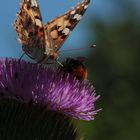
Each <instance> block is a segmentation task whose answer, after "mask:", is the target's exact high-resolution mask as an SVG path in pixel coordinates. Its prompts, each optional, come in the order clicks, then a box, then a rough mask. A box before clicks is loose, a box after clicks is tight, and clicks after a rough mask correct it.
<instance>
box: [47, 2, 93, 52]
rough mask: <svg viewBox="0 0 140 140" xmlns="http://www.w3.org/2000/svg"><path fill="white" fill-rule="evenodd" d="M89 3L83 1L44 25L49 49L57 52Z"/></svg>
mask: <svg viewBox="0 0 140 140" xmlns="http://www.w3.org/2000/svg"><path fill="white" fill-rule="evenodd" d="M89 2H90V0H84V1H83V2H81V3H80V4H77V5H76V6H75V7H74V8H72V9H71V10H69V11H68V12H66V13H65V14H63V15H61V16H59V17H57V18H55V19H54V20H52V21H51V22H49V23H47V24H46V25H45V27H44V29H45V34H46V37H47V38H46V44H48V45H49V44H50V46H49V47H50V48H52V49H53V50H56V51H57V50H58V49H59V48H60V47H61V46H62V44H63V43H64V41H65V40H66V39H67V37H68V36H69V34H70V32H71V31H72V30H73V29H74V27H75V26H76V25H77V23H78V22H79V21H80V19H81V17H82V16H83V14H84V13H85V11H86V9H87V7H88V5H89Z"/></svg>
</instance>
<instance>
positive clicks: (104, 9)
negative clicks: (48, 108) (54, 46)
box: [0, 0, 140, 140]
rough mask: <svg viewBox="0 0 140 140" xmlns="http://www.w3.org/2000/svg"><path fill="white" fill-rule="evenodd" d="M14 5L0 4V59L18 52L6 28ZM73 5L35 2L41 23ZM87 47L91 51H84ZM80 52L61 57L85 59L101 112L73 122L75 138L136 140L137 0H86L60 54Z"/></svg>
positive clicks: (139, 114) (139, 94) (139, 106)
mask: <svg viewBox="0 0 140 140" xmlns="http://www.w3.org/2000/svg"><path fill="white" fill-rule="evenodd" d="M79 1H80V0H79ZM19 2H20V0H7V1H1V4H0V21H1V22H0V43H1V44H0V57H7V56H8V57H16V58H19V57H20V56H21V55H22V53H23V52H22V50H21V45H20V44H19V43H18V41H17V40H16V36H17V35H16V32H15V31H14V30H13V28H12V23H13V22H14V19H15V14H16V12H17V11H18V10H19ZM77 2H78V0H73V1H71V0H61V1H56V0H39V4H40V8H41V11H42V16H43V19H44V23H46V22H47V21H49V20H51V19H52V18H54V17H56V16H57V15H59V14H61V13H64V12H65V11H67V10H68V9H69V8H70V7H71V6H73V5H75V4H76V3H77ZM92 44H96V46H97V47H96V48H95V49H90V48H89V47H90V46H91V45H92ZM81 47H86V48H87V49H85V50H82V49H81V50H80V51H74V50H73V51H70V52H63V53H62V54H61V58H62V59H64V58H65V57H77V56H84V57H87V60H86V62H85V65H86V66H87V68H88V71H89V79H90V81H91V82H92V83H93V84H94V86H95V87H96V91H97V93H98V94H100V95H101V98H100V99H99V100H98V102H97V104H96V106H97V108H103V110H102V111H101V112H99V113H98V115H97V116H96V119H95V120H94V121H92V122H85V121H78V122H77V121H76V125H77V126H78V130H79V134H80V135H81V136H82V137H85V139H86V140H95V139H96V140H139V139H140V132H139V131H140V121H139V119H140V89H139V87H140V73H139V72H140V62H139V61H140V54H139V53H140V1H139V0H91V4H90V7H89V8H88V10H87V12H86V13H85V15H84V18H83V19H82V20H81V22H80V23H79V24H78V26H77V27H76V28H75V30H74V31H73V33H72V34H71V36H70V37H69V39H68V40H67V41H66V42H65V44H64V45H63V47H62V49H61V51H62V50H67V49H75V48H81ZM23 59H28V60H29V61H31V60H30V59H29V58H28V57H24V58H23Z"/></svg>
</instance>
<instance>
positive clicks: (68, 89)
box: [0, 58, 99, 120]
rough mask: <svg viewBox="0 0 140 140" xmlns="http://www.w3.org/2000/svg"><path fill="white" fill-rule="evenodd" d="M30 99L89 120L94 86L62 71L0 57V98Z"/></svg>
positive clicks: (92, 114) (91, 112)
mask: <svg viewBox="0 0 140 140" xmlns="http://www.w3.org/2000/svg"><path fill="white" fill-rule="evenodd" d="M3 97H4V98H12V99H16V100H18V101H21V102H26V103H29V102H32V103H35V104H38V105H39V106H43V107H45V108H46V109H48V110H53V111H58V112H61V113H63V114H65V115H67V116H70V117H73V118H76V119H82V120H93V119H94V116H95V114H96V113H97V112H98V111H99V110H95V101H96V100H97V99H98V98H99V95H98V96H96V94H95V90H94V87H93V86H92V85H91V84H90V83H89V82H85V81H79V80H77V79H76V78H75V77H74V76H72V75H70V74H68V75H67V76H64V73H63V72H62V71H59V70H58V69H55V68H49V67H47V66H46V65H39V64H31V63H29V62H25V61H18V60H16V59H8V58H7V59H0V98H3Z"/></svg>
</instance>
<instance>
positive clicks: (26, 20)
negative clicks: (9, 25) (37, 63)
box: [14, 0, 45, 57]
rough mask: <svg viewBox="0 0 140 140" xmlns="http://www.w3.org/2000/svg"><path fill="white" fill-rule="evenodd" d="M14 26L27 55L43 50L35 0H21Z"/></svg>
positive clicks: (40, 26) (42, 33)
mask: <svg viewBox="0 0 140 140" xmlns="http://www.w3.org/2000/svg"><path fill="white" fill-rule="evenodd" d="M14 27H15V30H16V31H17V33H18V39H19V41H20V42H21V44H22V47H23V50H24V51H25V53H26V54H27V55H29V56H31V57H36V54H35V53H37V51H43V50H44V48H43V47H44V43H45V39H44V38H45V34H44V27H43V23H42V17H41V13H40V9H39V6H38V1H37V0H22V2H21V5H20V11H19V12H18V13H17V19H16V21H15V23H14ZM38 48H41V49H42V50H41V49H39V50H38Z"/></svg>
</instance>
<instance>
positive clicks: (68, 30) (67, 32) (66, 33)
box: [62, 28, 70, 35]
mask: <svg viewBox="0 0 140 140" xmlns="http://www.w3.org/2000/svg"><path fill="white" fill-rule="evenodd" d="M69 32H70V29H69V28H65V29H64V30H63V31H62V33H64V34H65V35H68V34H69Z"/></svg>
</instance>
